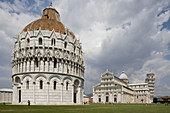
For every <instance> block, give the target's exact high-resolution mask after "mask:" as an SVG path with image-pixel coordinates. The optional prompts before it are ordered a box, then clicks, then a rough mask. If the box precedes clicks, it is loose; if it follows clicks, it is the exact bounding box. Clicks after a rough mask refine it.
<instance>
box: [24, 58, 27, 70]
mask: <svg viewBox="0 0 170 113" xmlns="http://www.w3.org/2000/svg"><path fill="white" fill-rule="evenodd" d="M24 64H25V65H24V66H25V67H24V69H25V70H24V72H27V61H26V60H25V61H24Z"/></svg>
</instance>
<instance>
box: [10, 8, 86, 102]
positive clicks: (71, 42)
mask: <svg viewBox="0 0 170 113" xmlns="http://www.w3.org/2000/svg"><path fill="white" fill-rule="evenodd" d="M84 69H85V65H84V57H83V52H82V47H81V44H80V42H79V40H77V39H76V37H75V35H74V33H73V32H71V31H70V30H69V29H68V28H66V27H65V26H64V25H63V24H62V22H61V21H60V14H59V13H58V11H57V10H56V9H54V8H53V7H52V6H49V7H47V8H45V9H44V10H43V14H42V17H41V18H40V19H38V20H36V21H33V22H31V23H30V24H28V25H27V26H26V27H25V28H24V29H23V31H22V32H21V33H19V34H18V36H16V38H15V44H14V48H13V50H12V83H13V84H12V85H13V104H27V102H28V100H29V101H30V102H31V104H49V105H50V104H52V105H55V104H75V103H76V104H81V103H82V101H83V92H84Z"/></svg>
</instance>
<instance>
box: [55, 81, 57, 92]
mask: <svg viewBox="0 0 170 113" xmlns="http://www.w3.org/2000/svg"><path fill="white" fill-rule="evenodd" d="M56 85H57V82H56V81H54V90H56Z"/></svg>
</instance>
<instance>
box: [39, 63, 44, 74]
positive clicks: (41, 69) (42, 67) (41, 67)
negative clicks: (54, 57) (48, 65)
mask: <svg viewBox="0 0 170 113" xmlns="http://www.w3.org/2000/svg"><path fill="white" fill-rule="evenodd" d="M40 62H41V65H40V72H41V71H44V66H43V65H44V62H43V60H41V61H40Z"/></svg>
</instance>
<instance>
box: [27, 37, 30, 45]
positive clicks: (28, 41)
mask: <svg viewBox="0 0 170 113" xmlns="http://www.w3.org/2000/svg"><path fill="white" fill-rule="evenodd" d="M27 45H28V46H30V39H29V38H28V39H27Z"/></svg>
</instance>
